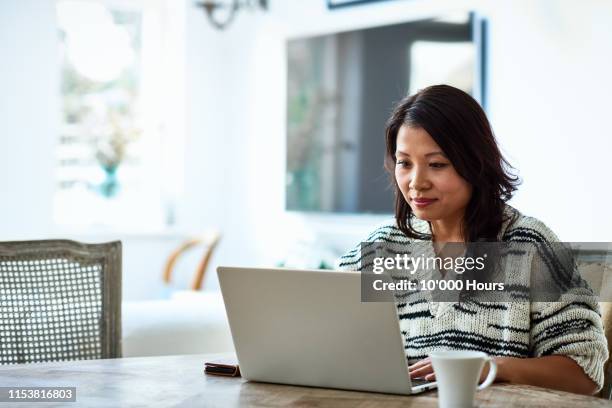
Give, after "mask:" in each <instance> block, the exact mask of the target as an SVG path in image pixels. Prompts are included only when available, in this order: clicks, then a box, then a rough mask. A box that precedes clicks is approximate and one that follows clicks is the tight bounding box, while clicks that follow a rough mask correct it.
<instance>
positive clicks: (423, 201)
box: [412, 197, 436, 204]
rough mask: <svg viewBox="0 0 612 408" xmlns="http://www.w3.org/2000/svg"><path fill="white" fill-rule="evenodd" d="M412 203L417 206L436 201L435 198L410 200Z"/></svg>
mask: <svg viewBox="0 0 612 408" xmlns="http://www.w3.org/2000/svg"><path fill="white" fill-rule="evenodd" d="M412 201H414V202H415V203H417V204H427V203H432V202H434V201H436V198H414V197H413V198H412Z"/></svg>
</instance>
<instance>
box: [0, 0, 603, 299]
mask: <svg viewBox="0 0 612 408" xmlns="http://www.w3.org/2000/svg"><path fill="white" fill-rule="evenodd" d="M185 2H186V4H187V6H186V7H187V16H186V24H187V25H186V45H185V52H186V63H187V69H186V84H187V95H186V106H187V132H186V133H187V134H186V146H187V148H186V152H185V170H186V171H185V174H186V179H185V184H184V187H185V188H184V191H185V193H184V197H182V199H181V200H180V202H179V207H178V212H177V223H178V224H177V227H176V229H177V231H178V233H176V234H171V235H162V236H157V237H156V236H153V237H139V236H138V235H127V236H126V235H122V236H118V237H119V238H122V237H123V238H124V240H125V243H124V244H125V245H124V248H125V258H126V259H125V260H126V262H125V267H124V295H125V296H126V298H130V299H135V298H145V297H151V296H154V295H156V294H158V293H159V292H160V291H161V284H160V283H159V278H158V277H159V274H160V273H161V264H162V262H163V260H164V258H165V256H166V255H167V253H168V252H169V251H170V249H171V248H172V247H173V246H174V245H176V243H178V242H179V241H180V239H181V237H182V236H183V235H184V234H186V233H192V232H197V231H200V230H202V229H205V228H208V227H213V226H216V227H219V228H221V229H222V230H223V232H224V239H223V241H222V243H221V245H220V247H219V251H218V253H217V254H216V256H215V258H214V259H213V264H214V265H213V266H215V265H217V264H234V265H236V264H238V265H265V264H272V263H274V262H276V261H279V260H281V259H283V258H284V257H285V254H286V251H287V250H288V249H290V250H291V249H293V248H294V247H295V244H294V242H295V241H303V242H308V243H314V244H317V245H320V246H330V247H332V248H333V249H335V250H337V251H341V250H344V249H346V248H347V247H348V246H349V245H351V244H352V243H354V242H357V241H358V240H359V239H360V237H362V236H363V235H364V234H365V233H366V232H367V230H368V229H370V228H371V226H372V224H374V223H376V222H378V221H379V220H380V217H378V218H377V217H351V216H323V215H319V216H304V215H299V214H288V213H286V212H285V211H284V210H283V206H284V172H285V164H284V157H285V153H284V151H285V146H284V143H285V137H284V134H285V133H284V131H285V130H284V118H285V104H284V100H285V94H284V92H285V89H284V87H285V75H286V73H285V70H284V61H285V56H284V44H285V41H286V39H287V38H290V37H295V36H302V35H314V34H321V33H325V32H333V31H338V30H348V29H354V28H360V27H365V26H374V25H379V24H389V23H395V22H400V21H407V20H413V19H418V18H422V17H428V16H432V15H438V14H441V13H442V14H445V13H447V12H450V11H453V10H476V11H478V12H480V13H481V14H484V15H485V16H487V17H488V18H489V29H490V60H489V78H490V82H489V90H490V95H489V102H490V105H489V106H490V112H489V113H490V119H491V121H492V123H493V127H494V130H495V132H496V135H497V137H498V139H499V141H500V143H501V145H502V147H503V149H504V151H505V152H506V153H507V155H508V157H509V158H510V159H511V162H512V163H513V164H515V165H516V167H517V168H518V169H519V170H520V174H521V176H522V177H523V178H524V180H525V182H524V185H523V186H522V187H521V189H520V192H519V194H517V196H516V198H515V199H514V200H513V201H512V204H514V205H515V206H516V207H517V208H519V209H520V210H522V211H523V212H525V213H527V214H530V215H534V216H536V217H539V218H541V219H542V220H543V221H545V222H546V223H547V224H548V225H549V226H550V227H551V228H552V229H553V230H554V231H555V232H557V234H558V235H559V236H560V237H561V238H562V239H564V240H568V241H569V240H573V241H612V217H610V216H608V213H607V210H608V205H607V203H608V202H609V201H611V199H612V197H611V195H612V192H611V191H610V190H609V188H608V186H609V185H610V183H609V182H608V176H609V174H610V173H611V172H610V171H608V169H607V163H608V161H609V160H608V157H607V154H608V152H609V151H612V141H611V140H612V138H610V135H611V131H610V130H609V128H608V126H607V125H608V123H607V122H608V120H607V119H608V118H607V116H608V112H609V104H608V103H607V100H606V98H607V96H608V95H609V94H610V93H611V91H612V76H611V75H610V72H612V52H611V51H612V50H611V49H610V48H611V47H612V45H611V44H612V28H611V27H610V25H609V24H608V22H609V21H612V5H610V4H609V3H605V2H601V1H596V0H592V1H581V2H580V3H577V2H572V1H565V0H564V1H560V0H540V1H538V2H533V1H531V0H514V1H512V2H499V1H485V0H482V1H476V0H472V1H470V0H463V1H461V0H459V1H457V0H455V1H451V0H447V1H429V0H396V1H388V2H380V3H373V4H371V5H365V6H360V7H353V8H349V9H342V10H335V11H329V10H327V8H326V6H325V1H324V0H283V1H280V0H278V1H276V0H272V1H271V2H270V3H271V5H270V6H271V8H270V10H269V11H268V12H267V13H255V14H249V13H241V14H240V15H239V16H238V17H237V19H236V20H235V22H234V23H233V25H232V26H231V27H230V28H229V29H227V30H226V31H221V32H219V31H215V30H213V29H212V28H210V26H209V24H208V22H207V21H206V17H205V16H204V14H203V12H202V11H201V10H200V9H196V8H195V7H193V2H191V1H187V0H185ZM0 33H1V35H0V45H1V48H0V52H1V54H0V58H1V60H2V64H0V67H1V68H0V69H1V70H2V71H1V72H2V75H0V89H2V94H1V95H0V107H1V111H0V119H1V120H0V126H2V131H1V133H0V134H1V136H0V148H1V151H2V162H1V163H0V178H1V179H0V185H2V198H3V200H1V201H0V217H1V220H0V224H1V225H2V227H1V231H2V232H1V235H2V237H1V238H2V239H16V238H21V237H26V236H27V237H39V236H48V235H52V234H53V231H54V230H53V228H52V226H51V225H50V217H51V209H50V201H49V199H50V197H51V194H52V182H51V181H50V177H51V174H52V171H51V170H52V165H53V159H52V157H51V155H50V152H51V151H52V149H53V143H54V140H55V139H54V138H55V135H56V134H57V132H56V129H57V127H56V119H57V109H58V106H59V102H58V100H57V96H56V94H55V89H56V88H57V73H56V71H54V70H53V69H52V68H50V65H51V62H49V61H53V59H54V58H55V54H54V50H55V48H54V38H55V37H54V22H53V1H52V0H25V1H24V0H21V1H14V2H2V3H0ZM5 72H8V74H5ZM16 96H18V97H17V98H16ZM15 98H16V99H17V101H16V102H15ZM381 135H382V130H381ZM84 238H86V239H87V238H89V239H90V240H96V239H99V238H100V237H87V236H85V237H84ZM104 238H108V237H104ZM111 238H114V237H111ZM189 267H191V266H189ZM189 267H188V266H185V268H186V269H187V268H189ZM210 272H212V270H211V271H210ZM213 275H214V274H212V273H211V274H210V276H209V280H208V281H207V284H208V285H209V286H210V287H213V288H214V287H215V286H216V282H215V280H214V276H213Z"/></svg>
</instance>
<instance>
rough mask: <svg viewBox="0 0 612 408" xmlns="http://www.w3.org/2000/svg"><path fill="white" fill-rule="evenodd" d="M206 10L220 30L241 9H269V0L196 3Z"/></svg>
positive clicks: (209, 17)
mask: <svg viewBox="0 0 612 408" xmlns="http://www.w3.org/2000/svg"><path fill="white" fill-rule="evenodd" d="M196 5H197V6H198V7H202V8H203V9H204V10H205V11H206V15H207V16H208V21H210V23H211V24H212V25H213V27H215V28H216V29H218V30H223V29H224V28H226V27H227V26H228V25H229V24H230V23H231V22H232V21H233V20H234V18H235V17H236V13H238V10H240V9H249V10H255V9H260V10H267V9H268V0H231V2H229V3H228V2H224V1H213V0H206V1H201V2H199V3H196Z"/></svg>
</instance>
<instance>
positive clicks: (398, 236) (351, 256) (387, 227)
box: [334, 221, 408, 271]
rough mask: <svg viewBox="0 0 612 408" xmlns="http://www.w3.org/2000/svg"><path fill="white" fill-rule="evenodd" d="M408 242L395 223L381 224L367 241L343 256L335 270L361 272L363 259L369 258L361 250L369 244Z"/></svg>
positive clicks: (337, 261) (336, 264) (335, 264)
mask: <svg viewBox="0 0 612 408" xmlns="http://www.w3.org/2000/svg"><path fill="white" fill-rule="evenodd" d="M398 240H399V242H408V239H407V238H406V236H405V235H404V234H403V233H402V232H401V231H400V230H399V229H398V228H397V227H396V226H395V221H387V222H384V223H383V224H380V225H379V226H378V227H377V228H375V229H374V231H372V232H371V233H370V234H369V235H368V236H367V238H366V239H364V240H363V241H362V242H359V243H357V245H356V246H355V247H354V248H353V249H351V250H350V251H348V252H347V253H346V254H344V255H342V256H341V257H340V258H338V259H337V260H336V262H335V263H334V269H336V270H344V271H360V270H361V266H362V264H363V257H365V256H367V255H366V254H362V252H361V250H362V248H363V247H364V245H365V246H368V244H370V243H373V242H392V243H398Z"/></svg>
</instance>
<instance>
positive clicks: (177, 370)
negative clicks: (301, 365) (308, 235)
mask: <svg viewBox="0 0 612 408" xmlns="http://www.w3.org/2000/svg"><path fill="white" fill-rule="evenodd" d="M219 357H220V356H219V355H183V356H167V357H137V358H123V359H114V360H89V361H73V362H60V363H44V364H28V365H20V366H0V386H5V387H6V386H15V387H39V386H40V387H43V386H46V387H49V386H64V387H68V386H72V387H76V389H77V394H76V395H77V402H76V403H75V402H67V403H63V404H53V403H38V404H34V403H0V407H4V406H14V407H19V408H25V407H26V406H28V407H29V406H34V407H35V406H41V407H43V406H49V405H52V406H66V407H76V406H83V407H129V406H141V407H152V406H161V407H167V406H185V407H191V406H193V407H224V408H225V407H287V406H289V407H335V408H336V407H338V408H342V407H363V408H366V407H367V408H376V407H385V408H394V407H419V408H421V407H423V408H426V407H437V398H436V396H437V393H436V391H429V392H426V393H424V394H419V395H418V396H397V395H387V394H375V393H367V392H353V391H341V390H330V389H322V388H308V387H295V386H287V385H276V384H264V383H254V382H247V381H245V380H244V379H242V378H227V377H215V376H207V375H204V374H203V367H204V361H210V360H211V359H217V358H219ZM476 402H477V405H478V406H481V407H485V406H486V407H510V406H526V407H546V408H553V407H559V406H568V407H569V406H571V407H603V406H606V407H610V406H612V403H611V402H609V401H606V400H603V399H599V398H596V397H586V396H581V395H577V394H570V393H566V392H560V391H552V390H547V389H544V388H538V387H531V386H518V385H507V384H496V385H493V386H492V387H489V388H488V389H486V390H484V391H480V392H478V393H477V401H476Z"/></svg>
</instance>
